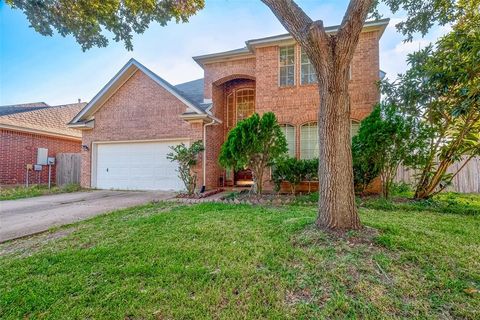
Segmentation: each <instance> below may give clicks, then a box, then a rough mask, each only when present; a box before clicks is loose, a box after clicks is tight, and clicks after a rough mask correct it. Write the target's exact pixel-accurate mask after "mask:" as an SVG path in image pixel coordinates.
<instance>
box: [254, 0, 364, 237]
mask: <svg viewBox="0 0 480 320" xmlns="http://www.w3.org/2000/svg"><path fill="white" fill-rule="evenodd" d="M262 1H263V2H264V3H265V4H266V5H267V6H268V7H269V8H270V9H271V10H272V12H273V13H274V14H275V16H276V17H277V18H278V20H279V21H280V22H281V23H282V25H283V26H284V27H285V28H286V29H287V30H288V31H289V32H290V33H291V34H292V36H293V37H294V38H295V40H296V41H297V42H298V43H299V44H300V46H301V47H302V50H304V51H305V53H306V54H307V56H308V58H309V59H310V62H311V63H312V65H313V66H314V68H315V70H316V74H317V78H318V86H319V93H320V103H319V113H318V135H319V166H318V180H319V181H318V182H319V200H318V217H317V221H316V224H317V226H319V227H322V228H328V229H359V228H360V227H361V224H360V219H359V217H358V213H357V210H356V207H355V193H354V189H353V168H352V152H351V140H350V139H351V138H350V98H349V94H348V81H349V78H348V73H349V66H350V62H351V61H352V57H353V53H354V51H355V48H356V46H357V43H358V40H359V38H360V32H361V31H362V28H363V23H364V22H365V19H366V17H367V14H368V11H369V9H370V6H371V4H372V2H373V1H372V0H351V1H350V3H349V5H348V8H347V10H346V12H345V15H344V17H343V20H342V23H341V25H340V27H339V30H338V32H337V33H336V34H335V35H328V34H327V33H326V32H325V28H324V26H323V22H322V21H321V20H319V21H312V20H311V19H310V18H309V17H308V16H307V15H306V14H305V12H303V10H302V9H301V8H300V7H299V6H298V5H297V4H296V3H295V2H294V1H293V0H262Z"/></svg>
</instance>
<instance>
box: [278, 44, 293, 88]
mask: <svg viewBox="0 0 480 320" xmlns="http://www.w3.org/2000/svg"><path fill="white" fill-rule="evenodd" d="M289 47H293V83H292V84H283V85H282V84H281V81H280V79H281V71H280V70H281V69H282V67H289V66H291V65H288V66H282V65H281V64H280V62H281V59H280V56H281V52H282V49H284V48H289ZM296 47H297V46H296V45H295V44H291V45H287V46H281V47H278V86H279V87H281V88H288V87H294V86H295V85H296V84H297V81H296V80H297V79H296V78H297V77H296V74H297V55H296V51H297V50H296Z"/></svg>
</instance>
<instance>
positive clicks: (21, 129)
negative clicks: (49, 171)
mask: <svg viewBox="0 0 480 320" xmlns="http://www.w3.org/2000/svg"><path fill="white" fill-rule="evenodd" d="M0 129H4V130H10V131H17V132H24V133H29V134H36V135H41V136H48V137H54V138H61V139H66V140H76V141H81V140H82V137H79V136H75V135H70V134H62V133H56V132H51V131H47V130H39V129H33V128H25V127H20V126H15V125H11V124H2V123H0Z"/></svg>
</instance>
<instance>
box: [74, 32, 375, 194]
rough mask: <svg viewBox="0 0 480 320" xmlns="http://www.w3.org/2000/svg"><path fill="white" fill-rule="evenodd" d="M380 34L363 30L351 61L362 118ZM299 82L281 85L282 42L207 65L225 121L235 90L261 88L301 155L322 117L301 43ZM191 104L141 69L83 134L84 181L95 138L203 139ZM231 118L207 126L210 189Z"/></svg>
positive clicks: (259, 105)
mask: <svg viewBox="0 0 480 320" xmlns="http://www.w3.org/2000/svg"><path fill="white" fill-rule="evenodd" d="M378 36H379V34H378V32H377V31H374V32H368V33H362V34H361V37H360V41H359V44H358V47H357V49H356V51H355V55H354V58H353V63H352V71H351V74H352V79H351V81H350V87H349V88H350V96H351V102H352V114H351V118H352V119H355V120H361V119H362V118H363V117H365V116H366V115H368V114H369V113H370V111H371V108H372V106H373V104H374V103H375V102H377V101H378V99H379V92H378V90H377V87H376V85H375V82H376V81H377V80H378V72H379V61H378V58H379V57H378V50H379V48H378ZM296 61H297V64H298V65H297V68H296V73H297V74H296V85H295V86H293V87H287V88H280V87H279V86H278V46H270V47H263V48H257V49H256V50H255V56H253V55H252V57H248V58H244V59H237V60H231V61H226V62H215V63H209V64H207V65H205V66H204V78H205V81H204V83H205V86H204V96H205V98H206V99H212V100H213V103H214V107H213V109H212V112H213V114H214V115H215V116H216V117H217V118H219V119H221V120H223V121H224V120H226V119H225V115H226V110H225V98H226V94H228V92H230V91H231V90H235V89H236V88H240V87H242V86H249V87H250V86H254V87H255V89H256V111H257V112H259V113H264V112H267V111H274V112H275V113H276V115H277V117H278V119H279V122H280V123H289V124H291V125H294V126H295V127H296V140H297V148H296V149H297V155H299V154H298V152H299V151H298V150H299V148H298V145H299V140H300V125H302V124H304V123H306V122H310V121H316V120H317V110H318V103H319V92H318V88H317V86H316V85H300V81H299V80H300V67H299V61H300V48H299V46H297V47H296ZM185 110H186V106H185V105H184V104H183V103H182V102H180V101H179V100H178V99H176V98H175V97H174V96H172V95H171V94H170V93H168V92H167V91H166V90H165V89H163V88H162V87H160V86H159V85H158V84H157V83H155V82H154V81H153V80H151V79H150V78H149V77H148V76H146V75H145V74H143V73H142V72H141V71H137V72H136V73H135V74H134V75H133V76H132V77H131V78H130V79H129V80H128V81H127V82H126V83H125V84H124V85H123V86H122V87H121V88H120V89H119V90H118V91H117V92H116V93H115V94H114V95H113V96H112V97H111V98H110V99H109V100H108V101H107V102H106V103H105V105H104V106H103V107H102V108H101V109H100V110H99V111H98V112H97V113H96V114H95V128H94V129H93V130H87V131H84V132H83V142H82V143H83V144H85V145H87V146H89V147H90V150H89V151H82V185H83V186H84V187H89V186H90V180H91V176H90V173H91V153H92V142H94V141H125V140H144V139H169V138H189V139H190V141H191V142H193V141H196V140H200V139H202V138H203V124H202V123H201V122H198V121H197V122H192V123H187V122H185V121H183V120H182V119H181V118H180V115H181V114H182V113H183V112H184V111H185ZM225 122H226V121H224V123H223V124H222V125H215V126H209V127H208V128H207V139H208V140H207V144H208V145H207V151H206V157H207V165H206V168H207V177H206V181H205V184H206V186H207V188H213V187H216V186H217V185H218V180H219V177H220V176H223V175H224V170H223V169H222V168H220V166H219V164H218V155H219V152H220V147H221V145H222V143H223V141H224V139H225V136H226V133H227V130H226V123H225ZM196 170H197V172H198V175H199V179H198V185H199V186H201V185H202V184H203V177H202V161H201V160H200V161H199V163H198V165H197V167H196Z"/></svg>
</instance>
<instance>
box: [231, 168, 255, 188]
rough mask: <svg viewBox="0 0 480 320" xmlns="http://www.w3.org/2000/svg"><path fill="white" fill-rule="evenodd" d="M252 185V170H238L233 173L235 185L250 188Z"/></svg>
mask: <svg viewBox="0 0 480 320" xmlns="http://www.w3.org/2000/svg"><path fill="white" fill-rule="evenodd" d="M252 184H253V177H252V170H250V169H245V170H238V171H235V185H237V186H250V185H252Z"/></svg>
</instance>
